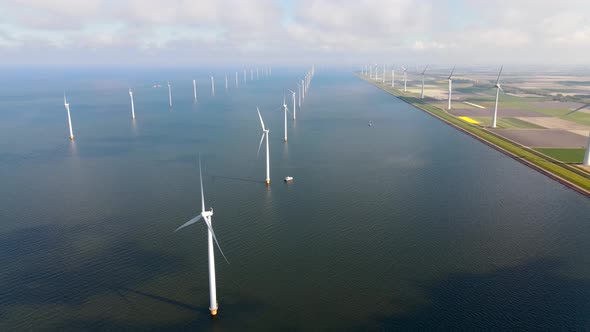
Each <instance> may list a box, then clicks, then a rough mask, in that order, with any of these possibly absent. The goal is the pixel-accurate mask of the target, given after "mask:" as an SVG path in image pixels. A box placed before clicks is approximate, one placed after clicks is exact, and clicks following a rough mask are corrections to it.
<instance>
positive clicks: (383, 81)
mask: <svg viewBox="0 0 590 332" xmlns="http://www.w3.org/2000/svg"><path fill="white" fill-rule="evenodd" d="M385 66H386V65H383V77H382V79H383V80H382V81H381V83H383V84H385Z"/></svg>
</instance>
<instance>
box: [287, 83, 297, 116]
mask: <svg viewBox="0 0 590 332" xmlns="http://www.w3.org/2000/svg"><path fill="white" fill-rule="evenodd" d="M289 92H291V94H293V120H296V119H297V106H296V104H295V91H291V90H289Z"/></svg>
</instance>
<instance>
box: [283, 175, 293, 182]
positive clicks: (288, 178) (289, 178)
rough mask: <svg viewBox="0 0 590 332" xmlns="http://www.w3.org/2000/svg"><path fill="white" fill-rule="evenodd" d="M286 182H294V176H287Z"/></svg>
mask: <svg viewBox="0 0 590 332" xmlns="http://www.w3.org/2000/svg"><path fill="white" fill-rule="evenodd" d="M285 182H293V177H292V176H286V177H285Z"/></svg>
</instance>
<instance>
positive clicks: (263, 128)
mask: <svg viewBox="0 0 590 332" xmlns="http://www.w3.org/2000/svg"><path fill="white" fill-rule="evenodd" d="M256 110H257V111H258V118H260V124H261V125H262V130H266V128H265V127H264V121H262V115H260V109H259V108H258V106H256Z"/></svg>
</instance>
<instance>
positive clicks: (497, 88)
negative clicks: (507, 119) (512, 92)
mask: <svg viewBox="0 0 590 332" xmlns="http://www.w3.org/2000/svg"><path fill="white" fill-rule="evenodd" d="M502 69H504V65H502V67H500V72H499V73H498V78H497V79H496V84H495V85H494V87H495V88H496V103H495V104H494V116H493V117H492V128H496V124H497V120H498V98H499V97H500V90H502V87H501V86H500V75H502Z"/></svg>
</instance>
